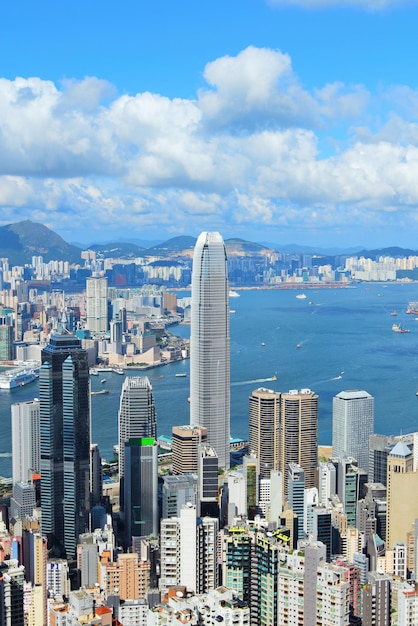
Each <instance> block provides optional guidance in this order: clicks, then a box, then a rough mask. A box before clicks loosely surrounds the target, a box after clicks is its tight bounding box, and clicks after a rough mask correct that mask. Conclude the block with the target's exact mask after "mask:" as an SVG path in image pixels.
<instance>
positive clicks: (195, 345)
mask: <svg viewBox="0 0 418 626" xmlns="http://www.w3.org/2000/svg"><path fill="white" fill-rule="evenodd" d="M190 424H192V425H196V424H198V425H200V426H204V427H205V428H207V430H208V445H210V446H211V447H212V448H214V449H215V451H216V453H217V455H218V458H219V466H220V467H222V468H229V445H230V335H229V287H228V264H227V255H226V249H225V244H224V242H223V239H222V237H221V235H220V234H219V233H206V232H205V233H202V234H201V235H200V236H199V238H198V240H197V243H196V246H195V250H194V257H193V274H192V303H191V331H190Z"/></svg>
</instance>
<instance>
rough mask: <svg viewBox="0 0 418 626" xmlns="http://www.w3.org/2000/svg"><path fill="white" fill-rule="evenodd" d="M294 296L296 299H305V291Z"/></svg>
mask: <svg viewBox="0 0 418 626" xmlns="http://www.w3.org/2000/svg"><path fill="white" fill-rule="evenodd" d="M296 298H297V299H298V300H306V293H298V294H297V296H296Z"/></svg>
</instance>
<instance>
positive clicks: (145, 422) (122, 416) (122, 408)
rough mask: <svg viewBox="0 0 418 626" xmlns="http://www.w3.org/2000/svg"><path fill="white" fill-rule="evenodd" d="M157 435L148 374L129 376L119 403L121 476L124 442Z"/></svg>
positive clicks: (121, 476) (121, 473)
mask: <svg viewBox="0 0 418 626" xmlns="http://www.w3.org/2000/svg"><path fill="white" fill-rule="evenodd" d="M138 437H153V438H154V439H155V438H156V437H157V418H156V412H155V403H154V394H153V393H152V385H151V383H150V381H149V379H148V378H147V377H146V376H132V377H131V376H127V377H126V378H125V380H124V382H123V385H122V391H121V394H120V404H119V478H121V479H122V478H123V476H124V474H125V449H124V444H125V443H126V442H127V441H129V439H131V438H138Z"/></svg>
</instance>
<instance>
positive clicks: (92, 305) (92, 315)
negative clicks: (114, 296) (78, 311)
mask: <svg viewBox="0 0 418 626" xmlns="http://www.w3.org/2000/svg"><path fill="white" fill-rule="evenodd" d="M86 296H87V301H86V305H87V320H86V327H87V328H88V329H89V330H90V331H91V332H92V333H105V332H106V331H107V330H108V324H109V320H108V303H107V278H96V277H91V278H87V280H86Z"/></svg>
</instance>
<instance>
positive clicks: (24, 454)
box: [12, 400, 40, 483]
mask: <svg viewBox="0 0 418 626" xmlns="http://www.w3.org/2000/svg"><path fill="white" fill-rule="evenodd" d="M39 433H40V430H39V400H31V401H30V402H19V403H16V404H12V460H13V482H14V483H17V482H23V483H25V482H27V481H28V480H30V479H31V476H32V474H33V473H38V472H39V471H40V448H39Z"/></svg>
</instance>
